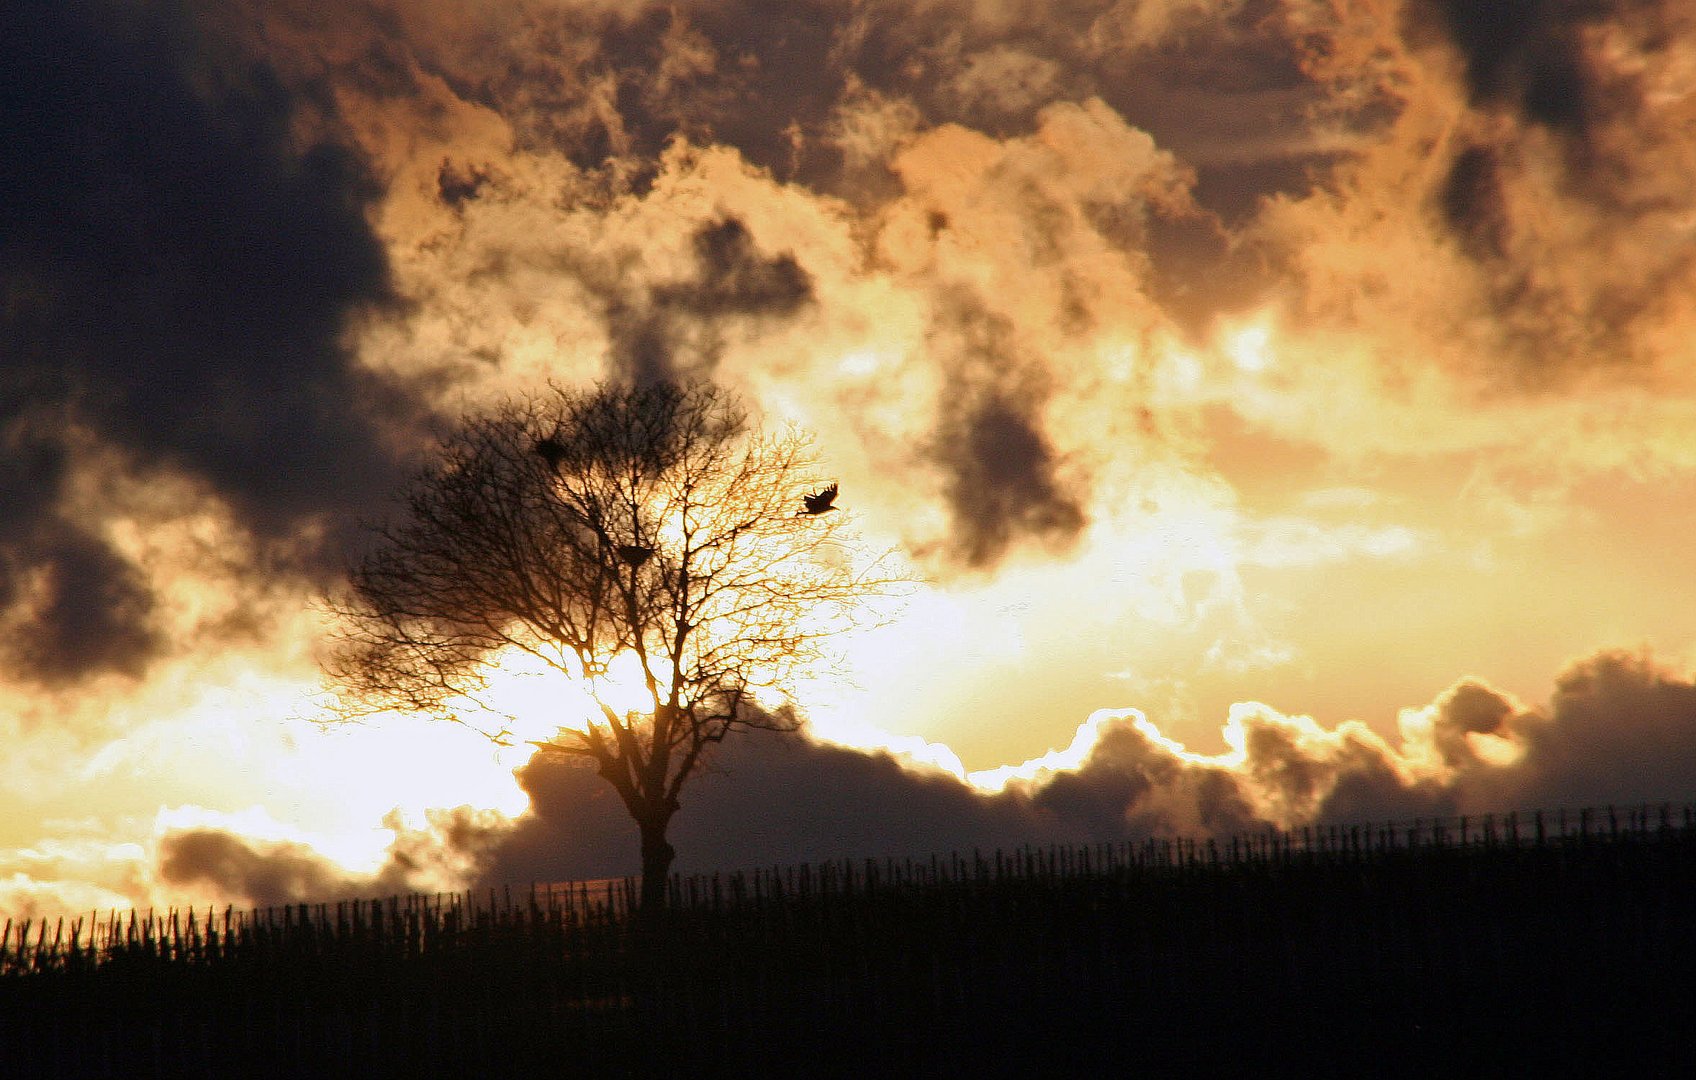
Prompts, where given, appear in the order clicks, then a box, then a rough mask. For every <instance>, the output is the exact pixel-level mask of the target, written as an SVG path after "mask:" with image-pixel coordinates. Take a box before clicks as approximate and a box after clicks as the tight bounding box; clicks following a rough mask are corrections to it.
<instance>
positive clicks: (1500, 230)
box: [1438, 145, 1508, 258]
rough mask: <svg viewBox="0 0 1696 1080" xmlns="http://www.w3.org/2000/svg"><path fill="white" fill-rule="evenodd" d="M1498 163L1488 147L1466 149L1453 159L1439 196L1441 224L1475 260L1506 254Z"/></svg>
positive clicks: (1505, 223)
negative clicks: (1446, 227) (1443, 223)
mask: <svg viewBox="0 0 1696 1080" xmlns="http://www.w3.org/2000/svg"><path fill="white" fill-rule="evenodd" d="M1500 168H1501V163H1500V160H1499V159H1498V157H1497V154H1496V152H1495V151H1494V150H1493V149H1491V148H1490V147H1488V146H1476V145H1475V146H1467V147H1465V148H1463V149H1462V150H1461V151H1460V152H1459V153H1458V154H1456V155H1455V158H1454V161H1453V162H1452V163H1451V164H1450V165H1449V172H1448V176H1447V177H1446V178H1445V179H1444V181H1443V186H1442V188H1441V189H1440V190H1439V192H1438V205H1439V207H1440V208H1441V210H1442V215H1443V220H1444V222H1445V224H1447V225H1448V227H1449V229H1450V231H1451V232H1453V233H1454V234H1455V236H1457V237H1458V238H1459V239H1460V241H1461V244H1462V245H1463V246H1464V247H1465V249H1466V251H1467V253H1468V254H1470V255H1472V256H1473V257H1474V258H1500V257H1502V256H1503V255H1505V254H1506V253H1507V240H1508V218H1507V207H1506V205H1505V203H1504V201H1503V198H1502V181H1501V176H1500V174H1499V170H1500Z"/></svg>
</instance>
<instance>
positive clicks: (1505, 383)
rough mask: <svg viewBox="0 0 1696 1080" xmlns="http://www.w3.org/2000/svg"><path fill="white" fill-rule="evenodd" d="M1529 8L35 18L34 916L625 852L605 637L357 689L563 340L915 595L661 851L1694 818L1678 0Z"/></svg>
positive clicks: (571, 868)
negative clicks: (798, 453)
mask: <svg viewBox="0 0 1696 1080" xmlns="http://www.w3.org/2000/svg"><path fill="white" fill-rule="evenodd" d="M1518 6H1520V7H1524V8H1526V9H1527V10H1528V11H1530V10H1532V9H1535V12H1536V18H1534V19H1532V18H1529V17H1528V18H1527V19H1526V20H1525V22H1524V25H1520V23H1518V22H1515V21H1514V20H1506V21H1502V20H1492V19H1491V18H1487V17H1485V16H1482V15H1478V14H1477V12H1478V11H1479V10H1481V9H1482V6H1474V5H1471V4H1468V3H1464V2H1461V0H1376V2H1372V3H1361V4H1334V3H1327V2H1320V0H1267V2H1253V3H1251V2H1247V0H1091V2H1084V3H1072V4H1065V5H1053V4H1046V3H1036V2H1023V0H798V2H792V3H767V2H755V0H733V2H716V0H711V2H709V0H684V2H678V0H669V2H667V3H664V4H660V3H649V2H647V0H511V2H501V3H479V4H464V3H449V2H446V0H369V2H365V3H325V2H320V0H283V2H258V0H253V2H248V0H189V2H186V3H181V4H172V5H153V4H115V3H106V2H104V0H90V2H88V3H78V4H68V5H63V6H56V5H34V6H32V7H38V8H39V10H32V11H30V12H26V13H23V14H17V15H5V16H0V71H3V72H5V73H6V75H5V76H4V78H3V79H0V738H3V741H4V745H5V746H6V749H7V755H6V760H7V765H6V768H5V769H4V770H0V917H6V916H17V917H24V916H34V915H37V914H49V913H58V912H62V911H81V912H87V911H90V910H94V909H99V910H109V909H112V908H120V909H121V908H124V907H130V906H140V907H147V906H153V905H160V906H163V905H168V904H175V903H214V902H215V903H220V904H222V903H234V904H237V905H241V904H273V903H285V902H303V901H309V900H320V899H333V898H338V897H344V896H350V895H378V894H383V893H393V892H399V891H406V890H438V889H460V888H469V887H487V886H490V885H494V884H502V883H505V882H509V881H525V882H528V881H559V880H567V879H573V878H599V877H609V876H615V875H623V874H628V873H633V872H635V869H636V864H635V862H634V859H635V839H634V837H635V831H634V828H633V826H632V825H631V824H630V822H629V821H628V820H627V819H626V818H625V817H624V816H623V813H622V811H621V810H620V809H619V808H618V807H617V806H616V805H614V801H615V800H614V798H613V795H612V793H611V792H610V791H601V790H599V789H598V788H597V787H596V786H595V783H594V781H595V777H594V775H593V773H592V772H585V771H584V770H582V769H579V768H578V767H577V765H576V764H574V763H572V762H569V761H562V760H559V758H558V757H557V756H549V755H547V754H539V753H538V752H537V748H536V746H535V745H533V743H536V742H545V741H547V740H548V739H549V738H550V737H552V736H553V735H554V733H556V732H558V731H559V730H560V729H561V728H565V729H573V728H575V729H579V730H582V729H583V728H584V726H585V725H587V724H589V723H590V722H592V721H594V720H595V719H596V718H597V716H598V706H597V704H596V701H595V699H594V698H592V697H591V696H589V694H588V693H587V690H586V688H585V687H583V686H581V685H577V684H576V683H575V682H574V681H573V679H572V678H571V677H570V674H569V670H568V669H569V665H568V664H562V665H559V666H550V665H547V664H542V663H539V662H537V661H535V660H534V658H526V657H524V656H523V655H522V654H520V653H517V652H512V653H502V654H499V655H496V656H495V657H494V658H493V660H492V662H491V666H490V669H489V671H488V675H489V680H490V682H489V689H490V692H489V693H488V694H487V695H486V696H485V698H484V699H483V700H481V701H480V702H467V703H466V705H465V708H464V709H463V710H462V712H461V713H460V715H458V716H457V717H456V718H457V719H458V720H460V723H442V722H439V721H431V720H427V719H425V718H423V717H421V716H415V715H407V714H404V713H400V712H394V711H387V712H378V713H375V714H373V715H368V716H364V717H362V718H360V719H358V720H352V721H350V720H348V719H346V718H345V716H342V715H341V714H340V713H338V711H337V704H338V699H337V693H336V687H335V686H334V685H333V680H331V679H329V678H328V677H327V676H326V674H325V671H324V663H325V660H326V656H327V655H328V650H329V648H330V644H329V643H330V642H331V641H332V640H333V638H334V634H335V631H336V627H335V625H334V621H335V620H334V615H333V614H332V605H331V603H330V602H329V598H333V597H335V596H337V595H338V593H339V590H341V589H343V588H344V586H345V582H346V573H347V568H348V567H349V566H350V565H351V564H353V563H354V562H356V560H357V559H358V557H359V556H360V554H361V553H362V552H364V551H365V550H367V549H368V547H369V545H370V544H371V542H372V536H373V532H372V529H373V527H374V525H375V524H377V523H380V522H382V521H385V520H390V519H391V518H392V516H393V515H394V514H395V513H397V512H398V510H399V507H398V504H397V502H396V501H395V500H396V494H397V493H398V492H399V491H401V490H402V488H403V486H404V484H405V483H406V481H407V478H408V477H409V476H412V475H414V474H416V473H417V471H418V470H419V469H420V468H422V467H424V466H425V465H427V463H428V462H429V461H430V460H431V454H432V453H433V452H434V451H435V448H436V447H437V445H438V439H439V438H440V437H441V436H442V435H443V433H445V432H448V431H451V430H453V429H454V427H455V425H457V424H459V423H460V422H461V420H462V418H464V417H466V416H468V415H477V414H480V413H482V412H484V411H486V410H488V409H491V408H493V407H495V406H497V405H498V404H499V403H501V402H503V401H506V400H508V399H510V398H511V397H512V396H514V395H522V394H525V393H528V392H533V391H535V390H536V389H537V388H539V387H544V386H546V385H547V384H548V383H549V382H550V381H551V382H553V383H555V384H558V385H562V386H586V385H590V384H592V383H595V382H597V381H605V382H611V383H620V382H637V383H640V382H643V381H648V380H653V381H662V382H663V381H665V380H698V381H702V382H706V383H710V384H712V385H715V386H718V387H722V388H724V389H725V390H727V391H729V392H731V393H734V394H735V395H737V396H738V398H739V399H740V400H741V401H742V402H743V403H744V404H745V405H746V407H747V408H748V409H749V410H750V412H751V414H752V415H753V418H754V419H755V420H756V421H757V423H758V424H759V425H760V427H761V428H762V429H763V430H765V431H768V432H784V431H796V432H801V433H806V434H808V435H810V436H811V438H812V440H813V441H812V444H811V452H812V453H813V455H814V456H815V458H816V461H817V464H818V467H819V470H820V473H821V475H822V476H823V477H825V478H828V479H831V480H835V481H836V482H838V483H839V485H840V492H841V494H840V498H839V500H838V506H839V507H840V508H841V510H842V511H843V513H842V515H841V517H842V518H844V519H846V520H848V521H849V522H851V524H852V528H853V531H854V535H855V536H856V537H857V538H858V541H859V542H860V543H861V544H863V545H864V547H865V549H866V550H867V551H869V552H874V553H875V552H888V553H891V556H892V557H893V558H896V559H898V560H900V564H901V565H902V566H903V567H905V568H910V571H911V574H912V577H913V582H912V587H911V588H910V589H905V590H902V591H901V592H900V594H899V595H888V596H882V595H880V596H874V597H869V598H868V599H867V600H866V608H865V614H866V615H867V617H866V618H864V619H863V620H861V623H862V624H861V625H857V626H856V627H855V628H854V629H853V630H851V631H849V632H847V633H845V634H843V635H841V636H839V637H835V638H833V639H832V640H831V641H830V643H829V648H828V650H827V651H828V653H829V657H828V658H827V659H826V660H825V661H823V662H821V663H820V664H819V665H817V666H816V667H814V668H812V669H809V670H808V671H806V672H804V673H803V674H802V676H801V677H800V678H799V679H798V680H797V681H796V683H795V685H793V686H791V687H789V688H788V690H789V693H788V695H787V699H786V700H787V702H788V703H789V704H792V705H793V706H794V707H795V709H796V710H797V712H798V714H799V715H800V716H801V717H802V718H803V719H804V721H805V724H804V727H803V730H802V731H801V732H800V734H798V735H793V736H791V735H777V734H771V733H761V732H746V733H737V734H734V735H733V736H732V737H731V738H729V739H727V740H725V742H724V743H723V745H722V747H719V748H717V750H716V751H715V752H716V753H717V755H718V756H717V757H716V758H715V759H714V761H713V763H712V766H711V768H709V769H707V770H706V771H705V772H704V773H703V774H702V775H701V776H700V777H698V778H697V779H695V780H694V781H692V783H691V785H690V787H689V788H688V789H687V790H686V791H685V793H684V795H683V797H682V800H681V802H682V809H681V811H680V813H679V816H678V817H677V820H676V824H675V829H674V842H675V844H676V847H677V857H678V863H677V865H678V867H679V868H680V869H687V870H700V869H708V870H710V869H715V868H718V867H735V866H748V865H756V864H766V865H769V864H772V863H776V862H792V861H797V860H802V859H809V858H823V857H839V856H861V855H864V856H882V855H886V854H892V855H904V854H913V855H921V854H926V853H929V852H931V851H934V850H948V849H950V848H952V847H962V848H969V847H971V846H972V845H973V844H976V843H988V842H989V840H988V838H990V837H992V836H994V837H1001V836H1004V837H1005V842H1006V843H1008V844H1018V843H1024V842H1037V841H1041V842H1069V841H1074V840H1075V841H1079V842H1083V841H1090V840H1105V839H1122V838H1141V837H1146V836H1170V835H1175V834H1185V835H1214V834H1218V835H1223V834H1225V833H1228V832H1231V831H1233V830H1240V829H1244V828H1248V827H1251V826H1255V825H1260V824H1266V823H1271V824H1276V825H1279V826H1295V825H1302V824H1307V823H1313V822H1336V821H1363V820H1388V819H1401V818H1411V817H1415V816H1419V815H1424V816H1426V817H1430V816H1433V815H1441V814H1460V813H1486V812H1498V811H1508V810H1514V809H1519V808H1523V807H1527V806H1533V805H1536V806H1567V805H1571V806H1577V805H1585V804H1600V803H1619V804H1622V805H1623V804H1627V803H1638V802H1644V801H1651V800H1662V799H1674V800H1677V799H1689V798H1690V797H1691V796H1692V795H1696V683H1693V681H1692V680H1693V674H1692V673H1693V672H1696V604H1693V603H1692V602H1691V598H1690V597H1689V596H1687V595H1686V592H1687V590H1686V588H1685V583H1686V581H1687V579H1688V576H1689V571H1690V564H1691V561H1692V555H1691V551H1692V544H1691V538H1692V536H1693V535H1696V188H1693V187H1692V185H1691V183H1690V177H1691V176H1692V175H1693V174H1696V80H1693V79H1692V77H1691V76H1692V73H1693V72H1696V9H1693V8H1692V7H1691V6H1689V5H1686V4H1684V3H1682V2H1680V0H1658V2H1650V3H1635V4H1624V3H1608V2H1603V3H1598V4H1594V5H1578V6H1574V5H1557V4H1537V3H1532V2H1531V0H1526V3H1524V4H1521V5H1518ZM803 493H804V492H803V490H800V489H798V490H797V491H796V492H795V502H796V505H797V507H799V506H800V499H801V496H802V495H803ZM664 539H666V542H667V543H670V542H672V541H671V540H670V539H669V538H664ZM600 682H601V684H602V685H601V686H599V687H598V689H599V690H600V691H602V697H601V699H600V700H601V701H604V702H607V703H608V704H609V705H610V706H611V707H613V708H614V709H615V710H617V711H619V712H621V713H622V712H626V711H631V710H640V709H642V708H644V707H645V705H644V701H645V700H646V701H651V699H644V697H643V696H642V691H643V689H644V688H643V685H642V683H643V679H642V673H641V670H640V667H639V664H638V663H637V662H636V661H635V659H634V657H633V655H632V654H630V653H628V652H626V653H622V654H620V655H618V656H615V657H610V658H606V670H605V674H604V676H603V677H602V679H601V680H600ZM784 703H785V700H783V699H780V697H779V696H773V697H772V698H771V699H770V700H769V701H765V702H763V703H762V704H763V705H764V706H766V707H771V708H776V707H777V706H779V705H781V704H784ZM491 736H498V737H496V738H491ZM882 756H888V757H891V758H893V759H894V760H895V761H896V762H898V763H899V765H900V766H901V767H900V768H899V769H889V770H886V771H876V772H873V771H868V766H867V762H866V760H865V759H866V758H867V757H876V758H878V759H879V760H881V759H882ZM868 778H870V779H868ZM874 781H875V782H874ZM921 791H922V792H925V793H928V794H926V795H925V797H924V798H923V799H919V798H917V796H916V795H915V792H921ZM938 791H942V792H947V793H948V797H947V798H946V799H944V798H941V797H935V798H933V797H932V795H934V794H935V793H936V792H938ZM909 806H910V807H913V808H914V809H913V810H912V814H913V815H914V816H912V817H909V818H908V819H907V820H905V821H902V820H900V819H901V815H900V814H897V813H895V809H897V808H902V807H909ZM927 814H928V815H930V816H925V815H927ZM750 822H752V823H753V824H748V823H750ZM744 825H746V827H744Z"/></svg>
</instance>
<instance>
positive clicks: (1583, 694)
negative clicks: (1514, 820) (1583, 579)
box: [1491, 653, 1696, 806]
mask: <svg viewBox="0 0 1696 1080" xmlns="http://www.w3.org/2000/svg"><path fill="white" fill-rule="evenodd" d="M1504 726H1508V727H1509V730H1512V731H1514V732H1515V733H1516V734H1517V735H1518V736H1519V737H1520V738H1522V739H1523V740H1524V741H1525V744H1526V752H1525V757H1524V759H1523V761H1521V762H1520V764H1519V765H1518V766H1517V767H1515V768H1513V769H1512V770H1511V771H1507V772H1505V773H1503V774H1502V775H1501V776H1499V777H1493V778H1491V779H1492V780H1496V781H1506V783H1505V785H1504V787H1505V789H1506V790H1505V797H1507V798H1512V799H1513V800H1515V801H1516V802H1517V803H1518V804H1519V805H1521V806H1555V805H1560V806H1596V805H1602V804H1618V805H1621V806H1624V805H1629V804H1632V803H1638V802H1658V801H1661V800H1665V799H1675V800H1678V799H1689V798H1690V797H1691V796H1692V794H1693V793H1696V684H1693V683H1692V682H1691V680H1690V679H1688V678H1683V677H1680V676H1677V675H1673V674H1671V673H1669V672H1666V671H1663V670H1660V669H1658V668H1657V667H1655V666H1654V665H1653V664H1652V663H1650V662H1649V661H1648V660H1647V659H1646V658H1644V657H1640V656H1633V655H1630V654H1626V653H1603V654H1600V655H1598V656H1595V657H1592V658H1591V659H1589V660H1586V661H1584V662H1582V663H1579V664H1576V665H1574V666H1573V667H1572V668H1570V669H1569V670H1568V671H1566V672H1565V673H1564V674H1563V675H1562V676H1561V677H1560V679H1559V680H1558V681H1557V682H1556V685H1555V695H1554V698H1553V701H1552V702H1551V708H1550V711H1549V716H1548V718H1547V720H1540V718H1532V717H1514V718H1512V721H1511V724H1504Z"/></svg>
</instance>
